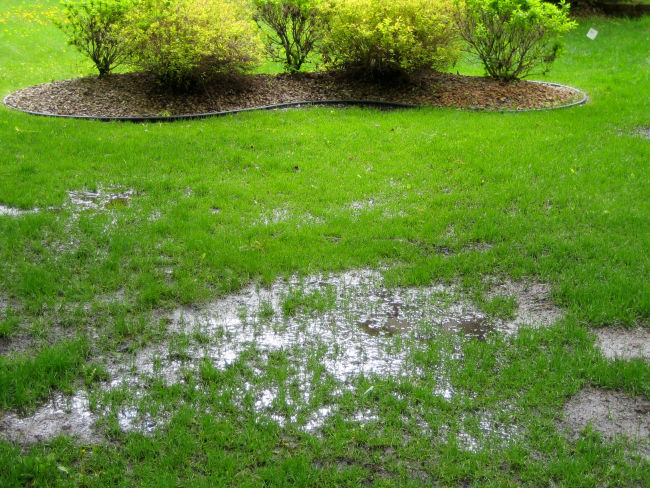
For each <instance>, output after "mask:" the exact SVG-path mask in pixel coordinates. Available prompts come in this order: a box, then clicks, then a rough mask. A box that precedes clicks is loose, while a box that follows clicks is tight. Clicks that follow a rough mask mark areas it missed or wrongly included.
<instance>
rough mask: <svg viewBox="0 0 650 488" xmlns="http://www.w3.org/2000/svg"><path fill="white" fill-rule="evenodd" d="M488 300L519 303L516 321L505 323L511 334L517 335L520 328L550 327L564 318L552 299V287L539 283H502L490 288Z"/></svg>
mask: <svg viewBox="0 0 650 488" xmlns="http://www.w3.org/2000/svg"><path fill="white" fill-rule="evenodd" d="M487 296H488V298H490V299H494V298H496V297H502V298H513V299H515V300H516V302H517V312H516V316H515V318H514V319H512V320H510V321H504V327H505V328H509V330H508V332H509V333H515V332H516V331H517V330H518V329H519V327H521V326H524V325H529V326H540V325H541V326H548V325H550V324H553V323H555V322H557V321H558V320H560V319H561V318H562V310H560V309H559V308H558V307H557V306H556V305H555V304H554V303H553V301H552V299H551V287H550V286H549V285H548V284H546V283H540V282H538V281H531V282H510V281H507V282H500V283H495V284H492V285H491V286H490V291H489V293H488V294H487Z"/></svg>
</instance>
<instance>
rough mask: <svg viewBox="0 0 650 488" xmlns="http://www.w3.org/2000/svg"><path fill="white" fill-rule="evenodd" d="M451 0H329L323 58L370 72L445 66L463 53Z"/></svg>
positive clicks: (380, 72) (330, 63)
mask: <svg viewBox="0 0 650 488" xmlns="http://www.w3.org/2000/svg"><path fill="white" fill-rule="evenodd" d="M452 8H453V6H452V4H451V2H450V1H448V0H331V1H330V2H329V4H328V5H327V7H325V8H324V10H325V11H324V15H325V17H326V19H327V23H328V28H327V29H326V31H325V32H326V34H325V39H324V40H323V46H322V55H323V60H324V61H325V63H326V65H327V66H329V67H335V68H361V69H363V70H367V71H368V72H369V73H370V74H372V75H379V76H381V75H384V74H387V73H391V72H396V71H397V72H407V73H408V72H414V71H418V70H422V69H429V68H432V69H443V68H446V67H448V66H450V65H452V64H453V63H454V62H455V61H456V60H457V59H458V56H459V54H460V49H459V46H458V43H457V37H456V31H455V28H454V25H453V22H452V19H451V17H452V16H451V12H452Z"/></svg>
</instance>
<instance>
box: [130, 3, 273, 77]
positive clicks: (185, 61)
mask: <svg viewBox="0 0 650 488" xmlns="http://www.w3.org/2000/svg"><path fill="white" fill-rule="evenodd" d="M126 21H127V24H126V26H125V28H124V30H123V35H124V39H125V43H126V45H127V46H128V49H129V53H130V56H131V59H130V62H131V64H132V65H134V66H135V67H137V68H140V69H143V70H146V71H150V72H152V73H154V74H155V75H156V76H157V77H158V79H159V80H160V81H161V83H162V84H163V85H166V86H168V87H171V88H173V89H177V90H186V89H189V88H192V87H193V86H194V85H196V84H197V83H199V82H200V81H203V80H205V79H206V78H209V77H210V76H212V75H214V74H215V73H218V72H235V71H242V70H246V69H248V68H251V67H253V66H255V65H256V64H257V63H258V62H259V60H260V54H261V50H262V45H261V41H260V38H259V33H258V29H257V28H256V26H255V23H254V22H253V20H252V12H251V11H250V10H249V9H247V8H246V7H245V6H244V3H243V2H234V1H228V0H141V1H140V2H139V3H138V4H136V6H135V7H134V8H133V9H132V10H131V11H130V12H129V13H128V15H127V17H126Z"/></svg>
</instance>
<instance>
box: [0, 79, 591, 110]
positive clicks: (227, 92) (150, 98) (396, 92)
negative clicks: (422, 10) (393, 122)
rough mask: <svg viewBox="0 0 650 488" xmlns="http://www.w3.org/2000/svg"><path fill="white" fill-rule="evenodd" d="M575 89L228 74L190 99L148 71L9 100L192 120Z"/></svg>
mask: <svg viewBox="0 0 650 488" xmlns="http://www.w3.org/2000/svg"><path fill="white" fill-rule="evenodd" d="M582 97H583V95H582V93H581V92H579V91H578V90H574V89H571V88H569V87H559V86H552V85H548V84H542V83H533V82H527V81H517V82H513V83H501V82H498V81H495V80H492V79H489V78H481V77H471V76H461V75H453V74H448V73H437V72H427V73H420V74H418V75H415V76H412V77H411V78H410V79H407V80H393V81H391V82H377V81H370V80H363V79H361V78H359V77H354V76H352V75H350V74H349V73H344V72H314V73H300V74H298V75H288V74H279V75H266V74H261V75H229V76H222V77H219V78H218V79H215V80H214V81H212V82H211V83H209V84H207V85H205V86H203V87H202V88H201V89H200V90H196V91H194V92H192V93H185V94H180V93H173V92H169V91H165V90H163V89H162V88H160V87H159V85H158V84H157V83H156V79H155V78H154V77H153V76H152V75H150V74H147V73H127V74H115V75H110V76H106V77H104V78H99V77H87V78H77V79H73V80H65V81H55V82H52V83H47V84H43V85H38V86H32V87H28V88H25V89H23V90H19V91H17V92H15V93H13V94H11V95H9V96H8V97H7V98H6V103H7V105H9V106H10V107H12V108H16V109H19V110H25V111H30V112H37V113H44V114H54V115H73V116H89V117H148V116H153V117H159V116H174V115H194V114H205V113H213V112H222V111H230V110H239V109H249V108H255V107H263V106H268V105H276V104H282V103H291V102H306V101H324V100H337V101H352V100H364V101H380V102H397V103H401V104H408V105H417V106H433V107H455V108H464V109H484V110H527V109H540V108H552V107H556V106H561V105H565V104H568V103H571V102H575V101H579V100H580V99H582Z"/></svg>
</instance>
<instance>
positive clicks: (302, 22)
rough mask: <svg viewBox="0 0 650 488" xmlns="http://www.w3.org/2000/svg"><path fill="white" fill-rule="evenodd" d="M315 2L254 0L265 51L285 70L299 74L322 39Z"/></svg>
mask: <svg viewBox="0 0 650 488" xmlns="http://www.w3.org/2000/svg"><path fill="white" fill-rule="evenodd" d="M317 5H318V0H255V9H256V11H255V15H254V18H255V21H256V22H257V23H258V25H259V26H260V28H261V29H262V30H263V31H264V33H265V38H266V47H267V51H268V53H269V55H270V57H271V59H272V60H274V61H278V62H280V63H282V64H283V65H284V67H285V70H287V71H290V72H293V73H295V72H297V71H300V67H301V66H302V65H303V63H304V62H305V61H307V59H308V57H309V55H310V54H311V53H312V52H313V50H314V48H315V46H316V44H317V43H318V41H319V40H320V39H321V37H322V21H321V16H320V14H319V11H318V9H317Z"/></svg>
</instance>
